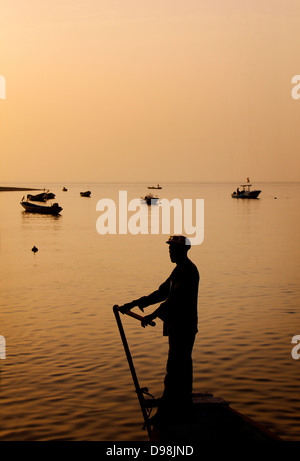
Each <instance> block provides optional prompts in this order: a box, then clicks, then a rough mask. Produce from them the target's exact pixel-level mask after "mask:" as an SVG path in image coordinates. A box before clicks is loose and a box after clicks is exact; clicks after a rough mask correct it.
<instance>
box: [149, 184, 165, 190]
mask: <svg viewBox="0 0 300 461" xmlns="http://www.w3.org/2000/svg"><path fill="white" fill-rule="evenodd" d="M148 189H162V187H161V186H160V185H159V184H157V186H148Z"/></svg>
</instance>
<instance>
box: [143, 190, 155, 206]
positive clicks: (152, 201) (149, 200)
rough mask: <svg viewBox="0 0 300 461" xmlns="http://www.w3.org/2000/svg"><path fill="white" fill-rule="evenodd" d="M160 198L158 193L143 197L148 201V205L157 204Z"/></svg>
mask: <svg viewBox="0 0 300 461" xmlns="http://www.w3.org/2000/svg"><path fill="white" fill-rule="evenodd" d="M158 200H159V198H158V197H157V195H152V194H151V193H149V194H147V195H145V197H142V201H144V202H146V203H147V205H155V204H156V203H157V202H158Z"/></svg>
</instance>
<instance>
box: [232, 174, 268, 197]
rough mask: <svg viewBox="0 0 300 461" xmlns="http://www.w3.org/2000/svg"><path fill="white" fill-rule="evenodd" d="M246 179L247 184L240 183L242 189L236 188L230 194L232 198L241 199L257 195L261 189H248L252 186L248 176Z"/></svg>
mask: <svg viewBox="0 0 300 461" xmlns="http://www.w3.org/2000/svg"><path fill="white" fill-rule="evenodd" d="M247 180H248V182H247V184H241V185H240V187H241V188H242V190H240V189H239V188H237V190H236V191H234V192H233V193H232V194H231V197H232V198H243V199H246V198H248V199H249V198H257V197H258V196H259V194H260V193H261V191H260V190H250V187H251V186H252V184H250V181H249V178H247Z"/></svg>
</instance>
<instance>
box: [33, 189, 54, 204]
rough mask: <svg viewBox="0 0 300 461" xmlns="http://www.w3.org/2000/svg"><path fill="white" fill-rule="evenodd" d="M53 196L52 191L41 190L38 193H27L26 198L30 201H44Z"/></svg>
mask: <svg viewBox="0 0 300 461" xmlns="http://www.w3.org/2000/svg"><path fill="white" fill-rule="evenodd" d="M54 198H55V194H53V193H52V192H49V191H47V192H41V193H40V194H36V195H32V194H28V195H27V200H31V201H32V202H46V201H47V200H52V199H54Z"/></svg>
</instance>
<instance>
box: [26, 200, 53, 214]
mask: <svg viewBox="0 0 300 461" xmlns="http://www.w3.org/2000/svg"><path fill="white" fill-rule="evenodd" d="M20 203H21V205H22V207H23V208H25V211H28V212H29V213H40V214H51V215H54V216H56V215H58V214H59V213H60V212H61V210H62V207H60V206H59V204H58V203H53V204H52V205H50V206H47V205H37V204H35V203H30V202H26V201H24V200H22V201H21V202H20Z"/></svg>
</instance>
